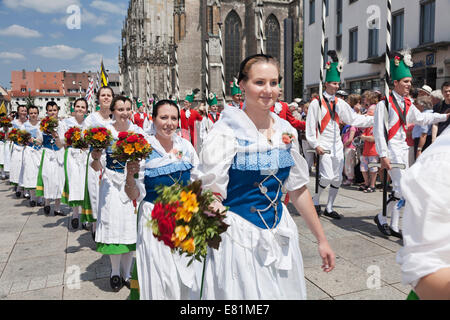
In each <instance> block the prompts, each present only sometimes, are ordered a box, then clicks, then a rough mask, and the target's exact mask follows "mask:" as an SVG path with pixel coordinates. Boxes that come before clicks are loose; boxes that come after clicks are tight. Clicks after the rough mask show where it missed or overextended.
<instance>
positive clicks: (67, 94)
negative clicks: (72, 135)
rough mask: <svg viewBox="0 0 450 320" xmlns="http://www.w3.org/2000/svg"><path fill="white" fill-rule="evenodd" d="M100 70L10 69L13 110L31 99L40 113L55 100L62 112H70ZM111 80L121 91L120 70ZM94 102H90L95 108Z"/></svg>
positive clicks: (63, 115)
mask: <svg viewBox="0 0 450 320" xmlns="http://www.w3.org/2000/svg"><path fill="white" fill-rule="evenodd" d="M96 77H97V73H92V72H82V73H76V72H66V71H58V72H43V71H42V70H40V69H39V68H38V69H36V70H35V71H26V70H20V71H11V90H10V91H9V96H10V97H11V111H15V110H16V109H17V106H18V105H26V104H27V103H29V102H30V103H32V104H34V105H35V106H37V107H39V114H40V115H41V116H43V115H44V114H45V106H46V104H47V102H49V101H54V102H56V104H57V105H58V106H59V107H60V113H59V115H60V116H61V117H65V116H68V115H70V108H71V105H72V103H73V102H74V101H75V100H76V99H77V98H79V97H85V96H86V92H87V89H88V86H89V81H90V79H96ZM108 80H109V84H110V85H111V87H112V88H113V90H114V92H115V93H116V94H118V93H119V74H118V73H116V74H109V75H108ZM94 107H95V106H93V105H91V106H90V110H89V111H92V110H93V108H94Z"/></svg>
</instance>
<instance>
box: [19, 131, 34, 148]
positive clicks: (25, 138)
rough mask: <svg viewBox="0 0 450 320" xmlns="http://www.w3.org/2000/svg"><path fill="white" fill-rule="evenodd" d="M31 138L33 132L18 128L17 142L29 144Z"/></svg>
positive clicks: (24, 144)
mask: <svg viewBox="0 0 450 320" xmlns="http://www.w3.org/2000/svg"><path fill="white" fill-rule="evenodd" d="M30 139H31V134H30V133H29V132H28V131H27V130H18V131H17V143H18V144H19V145H21V146H26V145H28V143H29V141H30Z"/></svg>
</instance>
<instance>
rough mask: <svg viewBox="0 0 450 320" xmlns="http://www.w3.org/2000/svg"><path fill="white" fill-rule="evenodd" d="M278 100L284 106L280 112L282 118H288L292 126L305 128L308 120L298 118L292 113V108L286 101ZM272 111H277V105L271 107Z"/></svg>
mask: <svg viewBox="0 0 450 320" xmlns="http://www.w3.org/2000/svg"><path fill="white" fill-rule="evenodd" d="M278 102H279V103H281V106H282V109H281V111H280V113H279V114H278V116H279V117H280V118H282V119H284V120H286V121H287V122H289V123H290V124H291V126H293V127H294V128H295V129H297V130H305V127H306V122H305V121H301V120H298V119H296V118H295V117H294V116H293V115H292V113H291V110H289V106H288V104H287V103H286V102H283V101H278ZM270 111H272V112H275V106H272V108H270Z"/></svg>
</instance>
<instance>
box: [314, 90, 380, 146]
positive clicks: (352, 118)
mask: <svg viewBox="0 0 450 320" xmlns="http://www.w3.org/2000/svg"><path fill="white" fill-rule="evenodd" d="M323 96H324V98H326V99H328V101H330V103H331V102H332V101H334V99H335V96H334V95H330V94H328V93H327V92H326V91H325V92H324V93H323ZM334 108H335V111H336V113H337V114H338V116H339V119H340V120H342V121H343V122H344V123H345V124H348V125H351V126H354V127H358V128H366V127H370V126H372V125H373V117H371V116H365V115H361V114H358V113H356V112H355V111H354V110H353V109H352V107H350V105H349V104H348V103H347V102H345V101H344V100H342V99H339V98H338V102H337V103H336V106H335V107H334ZM319 112H320V113H319ZM327 112H328V110H327V107H326V106H322V107H321V108H320V110H319V101H318V100H317V99H316V100H314V101H312V102H311V104H310V105H309V109H308V115H307V116H306V140H307V141H308V143H309V145H310V146H311V147H312V148H313V149H315V148H317V147H318V146H320V147H322V148H324V149H327V150H330V151H331V154H332V155H336V154H338V152H340V151H341V150H343V146H342V139H341V132H340V128H339V124H338V123H336V121H334V119H330V122H329V123H328V125H327V126H326V127H325V129H324V131H323V132H322V134H320V132H318V130H317V124H318V123H320V122H321V121H322V119H323V118H324V117H325V115H326V114H327ZM316 134H317V136H316Z"/></svg>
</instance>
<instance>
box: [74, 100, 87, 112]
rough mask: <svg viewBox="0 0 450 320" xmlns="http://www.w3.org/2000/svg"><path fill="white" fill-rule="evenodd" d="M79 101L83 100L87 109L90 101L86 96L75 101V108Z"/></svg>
mask: <svg viewBox="0 0 450 320" xmlns="http://www.w3.org/2000/svg"><path fill="white" fill-rule="evenodd" d="M78 101H83V102H84V103H85V104H86V110H87V108H88V102H87V100H86V99H85V98H78V99H77V100H75V101H74V103H73V108H74V109H75V106H76V105H77V102H78Z"/></svg>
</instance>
